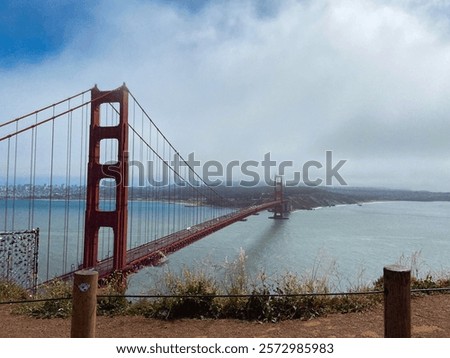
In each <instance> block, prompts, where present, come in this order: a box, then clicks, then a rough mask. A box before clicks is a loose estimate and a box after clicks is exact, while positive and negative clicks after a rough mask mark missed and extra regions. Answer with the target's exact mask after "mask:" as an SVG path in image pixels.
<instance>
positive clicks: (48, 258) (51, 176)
mask: <svg viewBox="0 0 450 358" xmlns="http://www.w3.org/2000/svg"><path fill="white" fill-rule="evenodd" d="M54 116H55V106H53V117H54ZM50 145H51V151H50V191H49V204H48V228H47V265H46V266H47V276H46V278H47V281H48V280H49V278H50V252H51V247H50V246H51V229H52V204H53V165H54V151H55V119H54V118H53V119H52V139H51V143H50Z"/></svg>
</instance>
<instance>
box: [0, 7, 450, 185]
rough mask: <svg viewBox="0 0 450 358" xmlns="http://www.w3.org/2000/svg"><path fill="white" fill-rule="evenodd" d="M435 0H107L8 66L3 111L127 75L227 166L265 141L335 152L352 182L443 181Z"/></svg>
mask: <svg viewBox="0 0 450 358" xmlns="http://www.w3.org/2000/svg"><path fill="white" fill-rule="evenodd" d="M440 6H443V5H442V3H440V2H435V3H434V4H431V5H430V4H429V5H427V6H423V4H421V3H417V2H413V1H398V2H381V1H370V0H365V1H358V2H355V1H331V0H330V1H293V0H292V1H286V2H284V3H283V5H281V6H279V7H278V8H277V9H276V12H274V13H273V14H272V16H268V14H265V15H264V16H261V15H260V14H258V11H256V10H255V6H253V3H252V2H251V1H244V2H242V1H231V2H218V3H217V2H214V3H212V4H211V5H207V6H206V7H204V8H203V9H202V10H201V11H199V12H195V13H190V12H188V11H185V10H179V9H177V8H176V7H174V6H171V7H169V6H164V5H161V4H154V3H153V4H152V3H148V2H141V1H137V0H135V1H130V2H127V3H126V4H125V3H124V2H110V1H104V2H102V3H100V4H99V6H98V8H97V9H95V16H96V18H97V21H96V22H95V23H92V25H91V26H90V27H89V28H87V29H86V28H84V29H80V32H79V34H78V36H77V37H76V38H74V39H73V40H72V41H71V42H70V43H67V47H66V48H65V49H64V50H63V51H62V52H61V53H60V54H59V55H57V56H55V57H53V58H49V59H48V60H46V61H45V62H43V63H41V64H37V65H29V66H27V67H18V68H17V69H8V70H0V76H1V78H2V84H3V86H2V89H1V90H0V91H1V98H2V103H1V107H2V109H3V115H7V116H8V117H13V116H15V115H19V114H22V113H23V112H26V111H29V110H33V109H35V108H36V107H37V106H39V105H42V104H47V103H48V102H50V101H55V100H57V99H60V98H62V97H64V96H68V95H70V94H72V93H73V92H76V91H79V90H82V89H85V88H88V87H90V86H92V85H93V84H94V83H98V85H99V87H100V88H102V89H107V88H115V87H117V86H118V85H120V84H121V83H122V82H124V81H125V82H126V83H127V85H128V87H129V88H130V90H131V91H132V92H133V93H134V94H135V95H136V97H137V98H138V99H139V101H140V102H141V103H142V104H143V105H144V107H145V108H146V109H147V111H148V112H149V113H150V115H151V116H152V117H153V118H154V120H155V121H156V122H157V123H158V125H159V126H160V127H161V129H162V130H163V132H164V133H165V134H166V135H167V136H168V137H169V138H170V139H171V140H172V141H173V142H174V144H175V145H176V147H177V148H178V149H179V150H180V151H181V152H182V153H186V154H187V153H189V152H191V151H195V152H196V156H197V157H199V158H201V159H203V160H209V159H216V160H220V161H224V162H228V161H231V160H233V159H240V160H248V159H253V160H262V158H263V156H264V154H265V153H266V152H268V151H270V152H272V153H273V157H274V158H276V159H277V160H293V161H295V162H298V163H299V165H301V163H303V162H304V161H306V160H310V159H316V160H323V158H324V155H325V150H329V149H331V150H333V151H334V156H335V158H336V159H347V160H348V162H347V164H346V169H345V173H346V181H347V182H348V183H349V184H350V185H364V184H365V183H370V185H378V186H382V185H384V186H391V187H399V186H403V187H409V188H417V189H436V190H448V186H447V185H446V184H445V183H446V182H448V179H450V168H449V166H448V164H449V161H448V157H449V154H450V142H449V141H448V140H447V137H448V133H450V121H449V120H448V118H449V116H450V102H449V101H448V98H450V96H449V95H450V68H449V66H448V63H450V41H449V31H448V19H447V18H446V17H445V16H442V15H439V14H440V13H439V12H438V11H436V8H438V7H440ZM421 168H423V169H421ZM387 172H388V175H386V173H387ZM431 172H432V173H433V175H432V178H431V176H430V173H431ZM419 183H420V184H419Z"/></svg>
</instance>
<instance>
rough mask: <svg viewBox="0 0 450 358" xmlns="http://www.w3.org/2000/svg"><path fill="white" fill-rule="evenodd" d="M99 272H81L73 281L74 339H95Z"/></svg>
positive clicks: (72, 332)
mask: <svg viewBox="0 0 450 358" xmlns="http://www.w3.org/2000/svg"><path fill="white" fill-rule="evenodd" d="M97 284H98V272H97V271H91V270H81V271H77V272H75V276H74V279H73V291H72V292H73V293H72V299H73V307H72V328H71V333H70V336H71V337H72V338H94V337H95V324H96V319H97Z"/></svg>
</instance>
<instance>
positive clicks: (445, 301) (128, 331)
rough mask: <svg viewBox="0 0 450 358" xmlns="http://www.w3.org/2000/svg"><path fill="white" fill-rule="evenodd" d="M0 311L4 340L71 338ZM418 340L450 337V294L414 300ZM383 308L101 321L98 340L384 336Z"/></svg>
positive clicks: (65, 327) (48, 324) (61, 329)
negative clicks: (315, 314)
mask: <svg viewBox="0 0 450 358" xmlns="http://www.w3.org/2000/svg"><path fill="white" fill-rule="evenodd" d="M11 309H12V307H11V306H0V337H2V338H8V337H69V336H70V322H71V321H70V319H35V318H30V317H26V316H17V315H13V314H11ZM411 320H412V336H413V337H429V338H438V337H446V338H449V337H450V295H449V294H447V295H435V296H425V297H417V298H413V300H412V318H411ZM383 330H384V328H383V306H382V305H380V306H378V307H376V308H375V309H373V310H371V311H367V312H363V313H349V314H333V315H329V316H327V317H321V318H316V319H313V320H310V321H300V320H292V321H284V322H279V323H259V322H247V321H238V320H192V319H189V320H187V319H186V320H184V319H183V320H175V321H159V320H154V319H148V318H144V317H130V316H119V317H98V318H97V334H96V335H97V337H123V338H129V337H155V338H161V337H167V338H172V337H173V338H192V337H205V338H206V337H216V338H217V337H218V338H222V337H223V338H228V337H268V338H272V337H286V338H290V337H305V338H308V337H324V338H333V337H336V338H345V337H351V338H354V337H366V338H372V337H374V338H375V337H382V336H383Z"/></svg>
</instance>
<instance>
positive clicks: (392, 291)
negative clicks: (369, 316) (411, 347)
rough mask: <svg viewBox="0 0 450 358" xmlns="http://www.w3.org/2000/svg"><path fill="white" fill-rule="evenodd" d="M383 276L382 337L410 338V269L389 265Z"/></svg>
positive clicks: (385, 268)
mask: <svg viewBox="0 0 450 358" xmlns="http://www.w3.org/2000/svg"><path fill="white" fill-rule="evenodd" d="M383 277H384V337H385V338H411V270H410V269H408V268H406V267H403V266H400V265H390V266H386V267H384V269H383Z"/></svg>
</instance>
